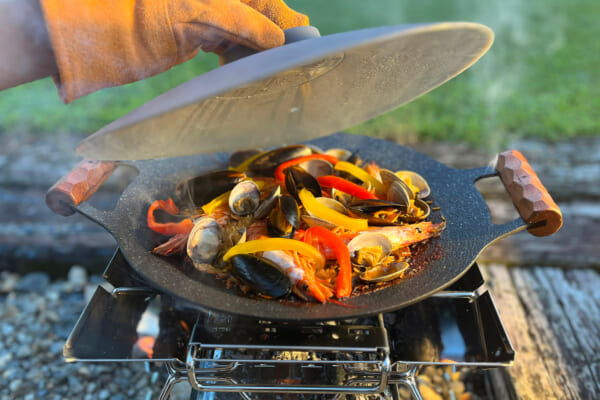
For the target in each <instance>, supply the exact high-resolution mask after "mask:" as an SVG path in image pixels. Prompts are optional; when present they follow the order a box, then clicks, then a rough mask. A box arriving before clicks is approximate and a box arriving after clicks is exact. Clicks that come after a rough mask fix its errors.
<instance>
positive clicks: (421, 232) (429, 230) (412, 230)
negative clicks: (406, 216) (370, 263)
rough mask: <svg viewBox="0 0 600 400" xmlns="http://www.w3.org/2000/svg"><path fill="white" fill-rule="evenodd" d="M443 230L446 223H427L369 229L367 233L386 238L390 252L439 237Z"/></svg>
mask: <svg viewBox="0 0 600 400" xmlns="http://www.w3.org/2000/svg"><path fill="white" fill-rule="evenodd" d="M444 229H446V222H440V223H439V224H434V223H433V222H429V221H427V222H419V223H418V224H412V225H405V226H384V227H377V228H370V229H369V230H368V232H377V233H381V234H383V235H384V236H387V238H388V239H390V241H391V242H392V250H397V249H399V248H401V247H406V246H410V245H411V244H415V243H418V242H422V241H424V240H427V239H430V238H433V237H436V236H439V235H440V234H441V233H442V231H443V230H444Z"/></svg>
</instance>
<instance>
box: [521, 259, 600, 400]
mask: <svg viewBox="0 0 600 400" xmlns="http://www.w3.org/2000/svg"><path fill="white" fill-rule="evenodd" d="M548 270H549V269H548V268H526V269H525V268H515V269H512V270H511V271H510V275H511V277H512V279H513V282H514V285H515V289H516V291H517V294H518V295H519V298H520V300H521V303H522V304H523V306H524V307H525V309H526V312H527V316H528V320H529V321H528V322H529V328H530V332H531V334H532V337H533V339H534V340H535V342H536V344H537V346H538V349H539V350H540V356H541V359H540V361H542V362H544V364H545V365H546V368H547V369H548V370H549V372H550V374H551V375H552V376H551V378H552V379H553V380H554V381H555V383H556V385H557V386H558V387H559V388H560V389H561V390H562V391H563V392H564V396H560V398H569V399H593V398H595V396H596V393H597V392H598V389H597V386H596V383H595V380H594V378H593V375H592V373H591V371H590V367H589V365H588V364H587V359H586V357H585V354H584V353H583V351H582V348H581V345H580V344H579V342H578V341H577V339H576V337H577V335H576V333H575V332H574V331H573V328H572V326H571V322H570V320H569V314H568V313H565V310H564V309H563V307H562V306H561V301H560V300H559V298H558V297H557V296H556V293H555V291H554V290H553V288H552V286H551V283H550V280H551V279H550V278H549V277H548V273H547V271H548Z"/></svg>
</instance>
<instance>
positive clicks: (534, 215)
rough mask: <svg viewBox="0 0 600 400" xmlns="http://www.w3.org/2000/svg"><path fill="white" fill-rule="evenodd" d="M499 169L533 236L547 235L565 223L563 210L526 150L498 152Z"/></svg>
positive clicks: (503, 181) (497, 164)
mask: <svg viewBox="0 0 600 400" xmlns="http://www.w3.org/2000/svg"><path fill="white" fill-rule="evenodd" d="M496 171H498V173H499V175H500V179H501V180H502V183H504V187H506V190H507V192H508V194H509V195H510V197H511V199H512V201H513V203H514V205H515V207H516V208H517V210H518V211H519V214H520V215H521V217H522V218H523V220H524V221H525V222H526V223H527V224H528V225H529V226H528V228H527V230H528V231H529V233H531V234H532V235H534V236H548V235H551V234H553V233H554V232H556V231H558V230H559V229H560V227H561V226H562V213H561V211H560V209H559V208H558V205H556V203H555V202H554V200H552V197H550V193H548V190H546V188H545V187H544V185H543V184H542V182H541V181H540V179H539V178H538V176H537V174H536V173H535V172H534V171H533V169H532V168H531V166H530V165H529V162H528V161H527V160H526V159H525V157H524V156H523V154H521V153H520V152H519V151H517V150H507V151H504V152H502V153H500V154H498V160H497V162H496Z"/></svg>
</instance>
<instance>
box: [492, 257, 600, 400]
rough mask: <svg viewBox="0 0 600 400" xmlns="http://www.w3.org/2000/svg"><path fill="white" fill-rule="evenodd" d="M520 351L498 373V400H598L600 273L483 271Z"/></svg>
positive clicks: (535, 269) (542, 269)
mask: <svg viewBox="0 0 600 400" xmlns="http://www.w3.org/2000/svg"><path fill="white" fill-rule="evenodd" d="M483 271H484V275H485V276H486V281H487V283H488V286H489V287H490V291H491V293H492V295H493V297H494V299H495V302H496V306H497V307H498V310H499V312H500V316H501V318H502V320H503V322H504V324H505V327H506V330H507V332H508V334H509V337H510V338H511V341H512V343H513V346H514V348H515V351H516V357H515V362H514V365H513V366H512V367H510V368H507V369H505V370H498V371H493V372H492V373H491V375H490V376H491V381H492V385H493V387H494V392H495V394H496V398H507V397H509V398H517V399H554V398H555V399H595V398H598V395H599V393H600V375H598V373H599V372H600V301H599V298H600V293H599V292H600V291H599V290H598V288H600V274H598V272H596V271H594V270H591V269H580V270H561V269H559V268H549V267H532V268H512V269H508V268H507V267H505V266H503V265H499V264H494V265H488V266H484V267H483Z"/></svg>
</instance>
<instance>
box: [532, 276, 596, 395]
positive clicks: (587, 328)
mask: <svg viewBox="0 0 600 400" xmlns="http://www.w3.org/2000/svg"><path fill="white" fill-rule="evenodd" d="M584 271H586V270H584ZM584 271H579V273H581V272H584ZM588 271H589V270H588ZM539 272H540V273H542V274H543V275H546V276H547V277H548V282H549V284H550V285H551V286H552V288H553V290H554V295H555V296H556V298H557V299H558V301H559V304H560V306H561V308H562V309H563V312H564V313H565V315H566V316H567V320H568V322H569V325H570V326H571V329H572V331H573V336H574V339H575V340H576V341H577V344H578V345H579V347H580V350H581V353H580V354H579V357H580V358H583V360H584V364H585V365H586V366H587V369H588V370H589V375H590V377H591V379H590V382H585V383H586V384H585V386H586V387H589V388H590V392H595V393H600V304H599V303H598V302H597V301H596V299H595V298H594V297H593V295H594V294H595V293H597V292H598V288H600V275H598V274H597V273H596V274H595V275H590V274H585V275H586V278H587V280H586V279H574V278H577V275H579V274H578V273H577V271H571V273H570V274H568V275H567V273H566V272H568V271H563V270H560V269H558V268H544V269H543V270H539ZM592 272H595V271H592ZM581 275H584V274H581ZM582 283H583V286H582V285H581V284H582ZM592 287H595V288H596V290H592ZM557 334H558V333H557ZM558 335H559V337H560V336H561V335H560V334H558Z"/></svg>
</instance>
